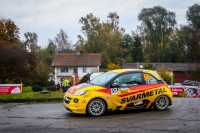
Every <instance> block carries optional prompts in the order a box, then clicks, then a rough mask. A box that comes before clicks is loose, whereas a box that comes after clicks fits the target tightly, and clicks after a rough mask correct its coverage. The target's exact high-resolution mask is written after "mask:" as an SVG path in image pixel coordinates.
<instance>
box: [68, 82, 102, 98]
mask: <svg viewBox="0 0 200 133" xmlns="http://www.w3.org/2000/svg"><path fill="white" fill-rule="evenodd" d="M101 88H104V87H102V86H97V85H92V84H90V83H82V84H79V85H76V86H72V87H70V88H69V89H68V91H67V92H66V94H69V95H73V94H74V93H75V92H77V91H81V90H87V91H90V90H98V89H101Z"/></svg>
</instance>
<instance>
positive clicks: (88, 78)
mask: <svg viewBox="0 0 200 133" xmlns="http://www.w3.org/2000/svg"><path fill="white" fill-rule="evenodd" d="M90 75H91V74H89V73H88V74H86V75H85V76H83V78H82V79H81V80H80V81H79V83H80V84H81V83H87V81H88V80H90Z"/></svg>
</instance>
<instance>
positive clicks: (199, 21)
mask: <svg viewBox="0 0 200 133" xmlns="http://www.w3.org/2000/svg"><path fill="white" fill-rule="evenodd" d="M186 18H187V21H188V24H189V25H192V27H193V28H194V29H200V5H199V4H197V3H195V4H194V5H192V6H191V7H189V8H188V10H187V12H186Z"/></svg>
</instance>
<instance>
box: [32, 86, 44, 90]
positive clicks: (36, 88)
mask: <svg viewBox="0 0 200 133" xmlns="http://www.w3.org/2000/svg"><path fill="white" fill-rule="evenodd" d="M42 90H43V88H42V86H40V85H33V87H32V91H34V92H38V91H42Z"/></svg>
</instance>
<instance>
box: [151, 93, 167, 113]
mask: <svg viewBox="0 0 200 133" xmlns="http://www.w3.org/2000/svg"><path fill="white" fill-rule="evenodd" d="M168 106H169V98H168V97H167V96H165V95H161V96H158V97H157V98H156V100H155V101H154V107H155V108H156V109H157V110H165V109H167V108H168Z"/></svg>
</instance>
